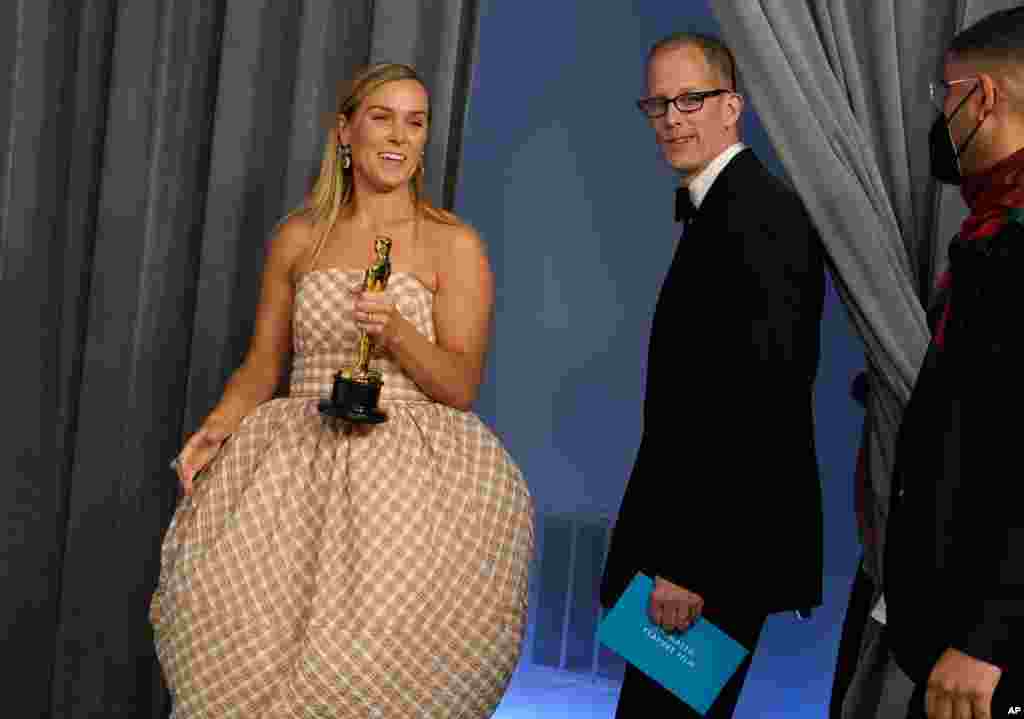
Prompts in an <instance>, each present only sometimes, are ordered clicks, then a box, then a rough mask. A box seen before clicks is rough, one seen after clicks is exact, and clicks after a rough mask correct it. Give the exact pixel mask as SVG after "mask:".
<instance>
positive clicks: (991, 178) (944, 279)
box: [935, 149, 1024, 349]
mask: <svg viewBox="0 0 1024 719" xmlns="http://www.w3.org/2000/svg"><path fill="white" fill-rule="evenodd" d="M961 192H962V194H963V198H964V202H966V203H967V207H968V208H970V210H971V214H970V215H969V216H968V217H967V219H966V220H964V223H963V225H961V226H960V234H959V235H958V237H957V238H956V239H954V242H973V241H975V240H981V239H985V238H990V237H995V236H996V235H998V234H999V232H1000V231H1001V230H1002V229H1003V227H1005V226H1006V224H1007V223H1008V222H1011V221H1013V219H1014V217H1015V216H1017V215H1018V213H1019V212H1020V211H1021V210H1022V209H1024V149H1021V150H1018V151H1017V152H1015V153H1014V154H1012V155H1010V156H1009V157H1007V158H1005V159H1004V160H1001V161H1000V162H998V163H996V165H995V166H994V167H992V168H991V169H989V170H988V171H987V172H985V173H983V174H980V175H973V176H970V177H966V178H964V184H963V185H962V186H961ZM952 286H953V275H952V273H951V272H950V271H949V270H946V271H945V272H943V273H942V274H941V275H940V276H939V280H938V288H939V290H941V291H943V292H944V293H948V291H949V290H950V289H951V288H952ZM951 314H952V307H951V303H949V302H947V303H946V306H945V309H944V310H943V313H942V316H941V317H940V318H939V321H938V323H937V325H936V327H935V344H936V345H938V346H939V348H940V349H941V348H942V344H943V340H944V339H945V329H946V325H947V324H948V323H949V318H950V316H951Z"/></svg>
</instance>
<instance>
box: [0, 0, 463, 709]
mask: <svg viewBox="0 0 1024 719" xmlns="http://www.w3.org/2000/svg"><path fill="white" fill-rule="evenodd" d="M476 24H477V2H476V0H444V1H442V2H431V1H429V0H353V1H352V2H335V1H334V0H301V1H300V0H141V1H137V0H133V1H132V2H117V1H116V0H96V1H95V2H88V3H85V2H67V1H66V0H20V1H18V2H6V3H3V4H2V6H0V70H2V72H3V75H4V77H6V78H8V84H7V90H6V91H4V92H2V93H0V131H2V135H0V137H2V140H0V277H2V280H3V281H2V283H0V292H2V295H0V317H2V320H3V324H2V326H3V328H4V338H5V339H6V341H7V343H8V344H7V345H6V347H7V349H6V350H5V351H4V354H3V364H2V367H3V372H2V382H3V392H2V395H0V396H2V399H3V406H2V409H0V412H2V413H3V414H2V416H3V423H2V429H3V435H2V437H3V439H2V442H0V529H2V533H0V577H2V578H3V591H2V592H0V631H2V635H3V637H4V640H5V641H3V642H2V643H0V658H2V659H3V665H4V666H5V667H7V670H6V671H7V681H5V682H4V689H5V692H4V698H3V700H2V701H3V707H4V708H3V712H2V713H3V714H4V715H5V716H7V715H10V716H26V717H28V716H31V717H54V718H56V717H62V718H63V717H69V718H70V717H87V716H88V717H97V716H102V717H105V718H108V717H132V718H135V717H149V716H153V717H157V716H163V715H164V714H165V712H166V709H167V707H166V703H165V696H164V691H163V688H162V684H161V682H160V679H159V672H158V668H157V666H156V664H155V661H154V657H153V651H152V645H151V636H150V634H149V629H148V623H147V603H148V599H149V595H150V593H151V591H152V589H153V587H154V585H155V581H156V572H157V564H158V554H159V546H160V539H161V537H162V533H163V531H164V529H165V527H166V525H167V522H168V521H169V519H170V513H171V511H172V509H173V505H174V502H175V497H176V487H175V479H174V476H173V474H172V473H171V472H170V471H169V470H168V469H167V462H168V460H169V459H170V457H171V456H173V455H174V453H175V452H176V451H177V449H178V447H179V446H180V443H181V439H182V436H183V434H184V433H185V432H188V431H191V430H193V429H194V428H195V426H196V423H197V422H198V421H199V420H200V419H201V417H202V416H204V415H205V414H206V412H208V411H209V409H210V408H211V407H212V405H213V403H214V402H215V401H216V399H217V398H218V397H219V395H220V392H221V390H222V388H223V383H224V381H225V380H226V378H227V377H228V375H229V374H230V372H231V371H232V370H233V369H234V368H235V367H236V366H237V364H238V362H239V361H240V359H241V356H242V353H243V352H244V350H245V346H246V343H247V341H248V338H249V334H250V332H251V329H252V318H253V310H254V307H255V302H256V296H257V292H258V285H259V272H260V268H261V265H262V260H263V251H264V246H265V243H266V240H267V236H268V232H269V231H270V229H271V228H272V227H273V225H274V223H275V222H276V220H277V219H279V218H280V216H281V215H282V214H283V213H284V212H286V211H287V210H288V209H289V208H291V207H292V206H294V205H295V204H297V203H298V201H299V199H300V198H301V197H302V194H303V193H304V191H305V190H306V189H307V187H308V182H309V179H310V177H311V176H312V173H313V172H314V171H315V170H316V168H317V166H318V163H319V152H320V148H321V147H322V143H323V140H324V125H323V124H322V122H323V118H324V115H325V114H326V113H329V112H330V111H331V109H332V107H333V102H334V94H335V87H336V83H337V82H339V81H341V80H343V79H344V78H346V77H348V76H350V75H351V73H352V72H353V70H354V69H355V68H356V66H358V65H361V64H364V63H366V62H368V61H377V60H396V61H402V62H410V63H413V64H415V65H416V66H417V67H418V68H419V69H420V71H421V72H422V74H423V76H424V78H425V80H426V82H427V84H428V86H429V87H430V88H431V90H432V102H433V107H434V112H435V114H434V119H433V128H432V133H433V134H432V139H431V143H430V145H429V148H428V152H427V157H426V166H427V181H428V182H427V184H428V187H429V190H430V192H431V194H432V197H433V199H434V200H435V202H438V203H440V204H443V205H445V206H448V207H451V206H452V205H453V202H454V192H455V188H456V177H457V173H456V171H457V168H458V161H459V153H460V138H461V134H462V126H463V118H464V116H465V112H466V102H467V93H468V89H469V87H470V79H471V78H470V73H471V71H472V68H471V63H472V58H473V55H474V46H475V42H476Z"/></svg>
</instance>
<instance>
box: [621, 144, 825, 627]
mask: <svg viewBox="0 0 1024 719" xmlns="http://www.w3.org/2000/svg"><path fill="white" fill-rule="evenodd" d="M824 271H825V268H824V256H823V250H822V247H821V242H820V238H819V236H818V234H817V232H816V231H815V229H814V227H813V225H812V223H811V222H810V219H809V218H808V215H807V213H806V212H805V209H804V207H803V205H802V203H801V201H800V199H799V197H798V196H797V195H796V194H795V193H794V192H793V191H792V190H791V189H789V188H788V187H787V186H786V185H785V184H784V183H783V182H782V181H780V180H779V179H778V178H776V177H775V176H773V175H772V174H771V173H770V172H769V171H768V170H767V169H766V168H765V167H764V165H762V164H761V162H760V161H759V160H758V159H757V157H756V156H755V155H754V153H753V151H751V150H750V149H744V150H743V151H741V152H740V153H739V154H737V155H736V156H735V157H734V158H733V160H732V161H731V162H730V163H729V164H728V165H726V167H725V168H724V170H723V171H722V172H721V173H720V174H719V175H718V177H717V178H716V179H715V181H714V183H713V184H712V185H711V188H710V189H709V190H708V192H707V194H706V196H705V197H704V200H703V202H702V203H701V206H700V208H699V209H698V210H697V212H696V215H695V217H694V218H693V219H692V220H691V221H690V222H689V224H688V226H687V227H686V228H685V229H684V232H683V236H682V239H681V240H680V242H679V245H678V247H677V249H676V252H675V256H674V257H673V260H672V264H671V266H670V268H669V271H668V274H667V275H666V277H665V280H664V282H663V284H662V287H661V291H660V293H659V297H658V302H657V306H656V308H655V313H654V320H653V324H652V327H651V338H650V346H649V350H648V360H647V377H646V389H645V395H644V407H643V432H642V438H641V442H640V447H639V450H638V452H637V456H636V460H635V463H634V466H633V470H632V473H631V475H630V477H629V481H628V484H627V486H626V491H625V494H624V496H623V499H622V505H621V507H620V510H619V514H618V518H617V521H616V524H615V527H614V530H613V533H612V541H611V545H610V547H609V552H608V557H607V561H606V563H605V571H604V576H603V578H602V583H601V602H602V604H603V605H604V606H605V607H611V606H613V605H614V603H615V602H616V601H617V600H618V598H619V596H621V594H622V592H623V591H624V590H625V587H626V585H627V584H628V583H629V581H630V580H631V579H632V577H633V576H634V575H635V574H636V573H637V572H643V573H645V574H648V575H649V576H651V577H652V578H653V577H655V576H661V577H663V578H665V579H667V580H669V581H671V582H673V583H675V584H677V585H680V586H682V587H684V588H686V589H688V590H690V591H693V592H696V593H697V594H699V595H701V596H702V597H703V598H704V600H705V606H706V607H712V606H715V605H727V606H734V607H738V608H749V609H750V610H751V611H753V612H763V613H772V612H778V611H783V610H788V609H805V608H810V607H815V606H819V605H820V604H821V596H822V509H821V483H820V479H819V475H818V462H817V456H816V452H815V445H814V414H813V386H814V381H815V377H816V375H817V370H818V359H819V334H820V324H821V315H822V308H823V304H824V296H825V274H824Z"/></svg>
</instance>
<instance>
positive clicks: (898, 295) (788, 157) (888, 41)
mask: <svg viewBox="0 0 1024 719" xmlns="http://www.w3.org/2000/svg"><path fill="white" fill-rule="evenodd" d="M1015 4H1016V3H1012V2H1006V1H1005V0H1004V1H998V0H987V1H986V0H974V1H967V2H965V1H964V0H960V1H959V2H945V3H936V2H935V1H934V0H868V1H866V2H865V1H864V0H808V1H807V2H802V3H794V2H791V1H790V0H760V1H758V2H750V1H748V0H711V6H712V9H713V11H714V13H715V15H716V16H717V18H718V20H719V22H720V24H721V26H722V31H723V36H724V39H725V40H726V41H727V42H728V43H729V44H730V46H731V47H732V48H733V50H734V51H735V53H736V57H737V64H738V66H739V69H740V74H741V76H742V78H743V86H744V90H745V92H746V94H747V96H748V97H749V98H750V99H751V100H752V101H753V103H754V105H755V106H756V108H757V111H758V115H759V117H760V118H761V120H762V122H763V124H764V126H765V128H766V130H767V132H768V135H769V137H770V138H771V140H772V142H773V144H774V145H775V147H776V149H777V151H778V155H779V158H780V160H781V161H782V163H783V165H784V166H785V168H786V171H787V173H788V174H789V176H790V179H791V180H792V182H793V184H794V185H795V187H796V189H797V190H798V191H799V193H800V194H801V196H802V197H803V199H804V202H805V203H806V205H807V208H808V211H809V212H810V214H811V216H812V218H813V220H814V221H815V223H816V225H817V226H818V228H819V230H820V231H821V235H822V239H823V241H824V243H825V246H826V248H827V251H828V254H829V256H830V259H831V265H832V267H831V269H832V274H833V277H834V279H835V283H836V286H837V288H838V291H839V293H840V296H841V297H842V299H843V301H844V304H845V306H846V308H847V310H848V312H849V314H850V317H851V319H852V321H853V324H854V326H855V327H856V330H857V332H858V333H859V334H860V336H861V338H862V339H863V340H864V346H865V354H866V359H867V364H868V372H869V388H870V391H869V393H868V398H867V407H866V418H865V430H864V433H865V434H864V438H863V441H864V447H865V450H866V457H865V459H866V471H867V476H868V480H869V483H870V487H871V489H872V492H871V493H870V495H869V496H871V499H872V501H871V503H870V504H869V505H868V506H867V507H866V508H865V513H866V517H865V521H866V524H867V525H868V526H869V527H871V528H873V530H874V532H873V533H874V536H875V541H874V542H873V543H871V544H869V545H867V546H865V556H864V569H865V571H866V572H867V574H868V575H869V576H870V577H871V578H872V580H873V581H874V583H875V584H876V585H880V584H881V582H882V577H883V572H884V567H883V565H882V554H883V546H884V540H885V525H886V516H887V513H888V506H889V488H890V478H891V473H892V468H893V460H894V456H893V454H894V445H895V439H896V432H897V430H898V428H899V423H900V420H901V417H902V412H903V407H904V405H905V403H906V401H907V399H908V398H909V395H910V391H911V389H912V387H913V384H914V381H915V379H916V376H917V370H918V368H919V366H920V363H921V361H922V359H923V357H924V353H925V350H926V349H927V345H928V342H929V341H930V331H929V328H928V326H927V322H926V315H925V312H926V309H927V307H928V305H929V302H930V300H931V299H932V288H933V284H934V280H935V277H936V274H937V272H939V271H940V270H942V269H943V268H944V265H945V255H946V251H947V248H948V245H949V240H950V238H951V236H952V234H953V232H955V230H956V227H957V226H958V225H959V223H960V221H962V219H963V217H964V215H965V214H966V210H965V208H964V206H963V203H962V201H961V200H960V198H959V195H958V194H957V193H956V192H955V191H948V190H943V191H941V192H940V191H939V190H938V188H937V187H936V183H935V182H933V181H932V180H931V178H930V176H929V168H928V144H927V133H928V129H929V126H930V124H931V122H932V121H933V120H934V118H935V116H936V110H935V109H934V108H933V107H932V106H931V105H930V103H929V102H928V81H929V80H930V79H932V78H934V77H936V76H937V75H938V73H939V71H940V69H941V65H942V54H943V52H944V50H945V48H946V47H947V46H948V43H949V41H950V40H951V38H952V36H953V34H954V33H955V32H956V31H957V30H958V29H960V28H961V27H962V26H963V25H964V24H965V23H970V22H973V21H974V20H976V19H978V18H979V17H981V16H983V15H986V14H988V13H989V12H992V11H994V10H997V9H1001V8H1003V7H1009V6H1011V5H1015ZM869 639H870V640H871V641H867V640H866V641H865V644H864V648H863V650H862V655H861V657H860V664H861V667H862V668H863V671H862V672H861V674H862V675H864V674H868V675H871V676H870V677H868V679H870V681H868V682H867V683H865V681H863V680H864V679H865V677H864V676H861V677H860V678H859V679H858V680H857V682H856V683H855V685H854V689H853V690H851V706H852V705H854V704H855V705H856V706H857V709H856V710H853V711H852V713H848V715H850V716H854V715H856V716H861V717H874V716H894V717H895V716H899V717H900V718H901V719H902V717H903V716H904V715H905V711H906V707H905V701H906V697H903V696H902V692H904V691H905V690H906V683H905V679H904V681H903V683H901V682H900V679H899V677H893V676H892V671H893V670H894V669H895V668H894V667H893V666H891V665H890V663H889V662H888V657H886V656H880V655H879V654H878V652H879V647H878V644H877V641H875V640H876V639H877V636H874V637H869ZM869 684H870V686H869ZM868 693H871V694H872V695H871V696H870V697H869V696H867V694H868ZM897 695H900V696H897ZM901 702H902V704H901ZM901 712H902V713H901Z"/></svg>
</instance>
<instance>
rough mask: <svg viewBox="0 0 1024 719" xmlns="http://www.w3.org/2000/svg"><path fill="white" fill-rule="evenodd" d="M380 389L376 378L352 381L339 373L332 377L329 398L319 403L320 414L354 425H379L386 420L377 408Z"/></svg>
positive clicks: (379, 383)
mask: <svg viewBox="0 0 1024 719" xmlns="http://www.w3.org/2000/svg"><path fill="white" fill-rule="evenodd" d="M380 389H381V382H380V380H379V379H377V378H376V377H372V376H371V377H369V378H367V379H353V378H349V377H345V376H343V375H342V374H341V373H340V372H339V373H338V374H336V375H335V376H334V388H333V389H332V390H331V398H330V399H324V400H321V401H320V405H319V409H320V413H321V414H323V415H326V416H328V417H335V418H337V419H344V420H347V421H349V422H353V423H355V424H380V423H381V422H384V421H386V420H387V418H388V416H387V415H386V414H384V413H383V412H381V411H380V410H379V409H378V408H377V402H378V400H379V399H380Z"/></svg>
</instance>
